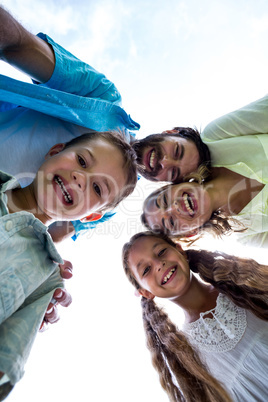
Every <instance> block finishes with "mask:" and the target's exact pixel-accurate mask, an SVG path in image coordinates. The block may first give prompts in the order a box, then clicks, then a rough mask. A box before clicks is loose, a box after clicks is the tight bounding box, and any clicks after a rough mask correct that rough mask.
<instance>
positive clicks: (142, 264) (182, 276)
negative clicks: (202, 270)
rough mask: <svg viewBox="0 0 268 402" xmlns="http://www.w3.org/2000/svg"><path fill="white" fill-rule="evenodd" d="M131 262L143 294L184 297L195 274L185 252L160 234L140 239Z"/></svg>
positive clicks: (132, 254)
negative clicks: (192, 272)
mask: <svg viewBox="0 0 268 402" xmlns="http://www.w3.org/2000/svg"><path fill="white" fill-rule="evenodd" d="M128 262H129V267H130V269H131V271H132V274H133V275H134V277H135V278H136V280H137V282H138V283H139V284H140V286H141V289H140V293H141V294H142V295H143V296H144V297H147V298H153V297H154V296H157V297H162V298H168V299H171V300H172V299H175V298H178V297H181V296H183V295H184V294H185V293H186V292H187V290H188V288H189V286H190V284H191V277H192V274H191V271H190V268H189V265H188V262H187V260H186V258H185V256H184V252H183V251H182V250H181V249H180V246H178V247H174V246H171V245H170V244H169V243H167V242H166V241H164V240H163V239H161V238H160V237H153V236H146V237H141V238H139V239H137V240H136V241H135V243H134V244H133V246H132V247H131V250H130V252H129V259H128Z"/></svg>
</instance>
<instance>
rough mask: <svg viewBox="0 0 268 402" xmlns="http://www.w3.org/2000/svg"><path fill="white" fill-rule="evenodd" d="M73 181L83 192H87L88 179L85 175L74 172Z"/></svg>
mask: <svg viewBox="0 0 268 402" xmlns="http://www.w3.org/2000/svg"><path fill="white" fill-rule="evenodd" d="M72 179H73V182H74V183H75V185H76V186H77V187H78V188H79V189H81V191H85V188H86V177H85V175H84V174H83V173H80V172H77V171H73V172H72Z"/></svg>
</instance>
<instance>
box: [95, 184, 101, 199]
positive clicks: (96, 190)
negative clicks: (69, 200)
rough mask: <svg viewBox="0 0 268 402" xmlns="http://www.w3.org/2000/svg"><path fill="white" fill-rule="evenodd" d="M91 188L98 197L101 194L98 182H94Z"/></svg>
mask: <svg viewBox="0 0 268 402" xmlns="http://www.w3.org/2000/svg"><path fill="white" fill-rule="evenodd" d="M93 188H94V191H95V193H96V194H97V195H98V196H99V197H100V196H101V189H100V186H98V184H96V183H93Z"/></svg>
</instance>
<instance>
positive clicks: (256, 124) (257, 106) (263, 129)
mask: <svg viewBox="0 0 268 402" xmlns="http://www.w3.org/2000/svg"><path fill="white" fill-rule="evenodd" d="M267 133H268V95H266V96H264V97H263V98H261V99H258V100H257V101H255V102H253V103H250V104H249V105H246V106H244V107H242V108H241V109H238V110H235V111H234V112H231V113H228V114H226V115H224V116H222V117H219V118H218V119H216V120H214V121H212V122H211V123H209V124H208V125H207V126H206V127H205V128H204V130H203V131H202V133H201V138H202V140H203V141H204V142H205V143H206V144H207V145H209V143H210V141H218V140H222V139H226V138H232V137H238V136H243V135H252V134H267Z"/></svg>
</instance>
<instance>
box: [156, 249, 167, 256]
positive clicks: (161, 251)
mask: <svg viewBox="0 0 268 402" xmlns="http://www.w3.org/2000/svg"><path fill="white" fill-rule="evenodd" d="M165 251H166V248H163V249H162V250H160V251H159V253H158V254H157V255H158V257H161V256H162V255H164V254H165Z"/></svg>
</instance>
